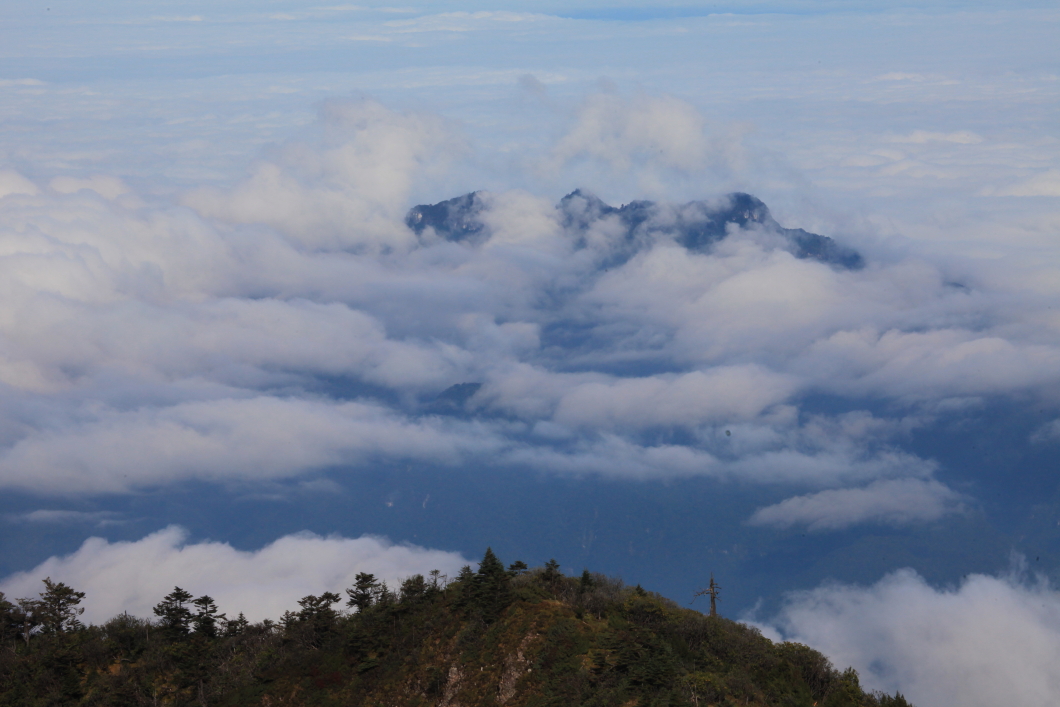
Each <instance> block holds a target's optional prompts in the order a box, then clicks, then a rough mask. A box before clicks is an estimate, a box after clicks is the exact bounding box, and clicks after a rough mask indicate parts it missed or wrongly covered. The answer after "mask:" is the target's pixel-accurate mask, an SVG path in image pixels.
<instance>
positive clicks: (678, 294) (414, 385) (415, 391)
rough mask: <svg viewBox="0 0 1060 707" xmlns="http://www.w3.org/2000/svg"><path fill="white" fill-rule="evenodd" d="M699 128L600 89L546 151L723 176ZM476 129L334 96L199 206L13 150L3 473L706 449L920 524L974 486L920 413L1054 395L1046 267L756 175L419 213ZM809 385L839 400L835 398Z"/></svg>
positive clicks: (821, 497)
mask: <svg viewBox="0 0 1060 707" xmlns="http://www.w3.org/2000/svg"><path fill="white" fill-rule="evenodd" d="M704 125H705V123H704V121H703V119H702V117H701V116H699V115H698V114H697V113H695V111H694V110H693V109H692V108H691V107H690V106H688V105H687V104H683V103H681V102H680V101H678V100H677V99H671V98H668V97H665V96H663V97H652V96H638V97H634V98H623V97H620V96H616V95H613V94H600V95H595V96H590V97H589V98H587V99H586V101H585V102H584V104H583V105H582V107H581V108H580V109H579V111H578V112H576V114H575V115H574V116H573V118H572V119H571V123H570V125H569V129H568V131H567V133H566V134H564V135H560V136H559V137H558V138H557V139H556V142H555V145H554V147H553V150H552V152H551V154H552V155H553V157H554V158H555V160H556V162H555V164H554V165H553V167H554V168H555V169H566V167H564V165H568V164H574V163H577V162H578V161H579V160H596V161H601V160H602V161H604V162H608V163H610V164H612V165H613V167H614V169H627V168H628V169H630V170H633V169H634V166H635V165H637V164H640V163H642V162H643V163H645V164H647V162H651V163H652V164H654V165H656V166H657V167H658V168H659V169H664V168H665V170H671V171H672V170H677V171H679V172H682V173H685V174H696V173H702V172H703V171H704V170H708V169H713V167H711V165H712V164H713V162H712V160H713V159H714V158H713V157H712V156H711V155H714V154H715V153H714V152H712V150H714V147H711V145H712V144H713V143H711V139H712V138H711V137H710V136H709V135H708V133H707V131H706V129H705V127H704ZM693 137H694V138H695V139H693ZM903 139H906V138H903ZM908 139H909V140H913V141H914V142H918V141H927V142H938V141H940V140H941V141H943V142H947V141H948V142H954V141H956V143H955V144H957V143H959V144H964V143H967V142H968V141H969V140H972V138H971V137H969V135H968V134H965V133H952V134H949V133H947V134H940V135H935V134H927V133H924V134H920V133H913V134H912V137H909V138H908ZM677 145H684V146H686V147H687V149H681V150H678V149H677V147H676V146H677ZM688 146H691V147H688ZM467 149H468V141H467V140H466V139H465V138H464V137H462V136H461V134H460V132H459V130H457V129H456V128H455V127H454V126H452V125H450V124H448V123H446V122H445V121H443V120H441V119H439V118H437V117H433V116H430V115H426V114H418V113H412V112H405V113H403V112H398V111H394V110H390V109H388V108H386V107H385V106H383V105H381V104H379V103H377V102H374V101H370V100H361V101H347V102H329V103H326V104H325V105H324V106H323V108H322V109H321V113H320V116H319V120H318V122H317V123H316V125H315V126H314V127H313V128H312V129H311V130H309V131H307V132H306V135H305V136H304V137H303V139H301V140H300V141H297V142H291V143H289V144H286V145H284V146H281V147H279V148H277V149H276V150H274V151H273V152H271V153H270V154H269V155H268V156H267V158H266V159H263V161H261V162H260V163H259V164H257V165H256V166H254V167H252V169H251V170H250V173H249V174H248V175H247V176H246V178H245V179H243V180H242V181H240V182H238V183H236V184H234V185H232V186H231V187H229V188H224V189H222V188H218V187H211V188H208V189H205V188H204V189H196V190H192V191H191V192H189V193H187V194H185V195H184V196H183V197H181V198H180V199H179V201H180V203H179V204H178V203H174V202H173V201H172V200H165V199H161V198H159V197H150V196H148V195H138V194H136V193H135V192H134V191H133V190H132V189H131V188H130V187H129V186H128V185H127V184H126V183H125V182H123V181H121V180H119V179H117V178H115V177H111V176H107V175H99V174H97V175H94V176H90V177H72V176H69V175H56V176H54V177H53V178H52V179H50V180H49V181H48V182H47V183H46V184H44V183H42V184H37V183H35V182H33V181H32V180H29V179H27V178H26V177H24V176H21V175H19V174H17V173H15V172H11V171H6V172H4V173H3V176H2V179H0V185H2V188H3V196H2V197H0V215H2V217H3V220H2V222H0V223H2V226H0V274H2V275H3V277H2V278H0V282H2V283H3V284H2V285H0V290H2V293H3V296H4V300H5V304H6V306H5V311H4V314H3V317H2V318H0V385H2V386H3V390H4V393H5V394H4V396H3V398H2V402H0V488H5V489H20V490H23V491H29V492H31V493H35V494H39V495H44V496H47V495H53V496H54V495H78V494H88V495H93V494H96V495H98V494H104V493H125V492H129V491H134V490H137V489H145V488H164V487H165V486H166V485H167V484H173V483H180V482H183V481H186V480H190V479H198V480H205V481H211V482H218V483H235V484H247V485H253V484H254V483H255V482H257V481H264V480H277V479H294V478H297V477H299V476H305V475H317V474H321V473H327V472H328V471H329V470H332V469H336V468H343V469H358V468H364V467H366V466H369V465H373V464H379V463H395V462H399V463H408V462H413V461H414V462H417V463H418V462H423V463H427V464H432V465H441V466H445V465H454V464H463V465H476V466H480V467H488V468H494V469H502V468H503V469H509V470H531V471H545V472H552V473H569V474H598V475H604V476H615V477H621V478H638V479H660V478H669V477H687V476H697V475H698V476H710V477H714V478H722V479H726V480H732V481H737V482H744V483H753V484H770V485H776V486H779V487H781V488H784V489H786V490H789V489H790V492H791V493H792V494H793V496H792V497H791V498H789V499H788V500H787V501H783V502H781V503H780V504H777V505H775V506H771V507H769V508H763V509H760V510H759V511H758V512H757V513H756V514H755V515H754V517H753V518H752V519H751V522H752V523H755V524H759V525H764V526H771V527H789V526H792V525H805V526H808V527H811V528H812V529H815V530H832V529H839V528H844V527H849V526H850V525H853V524H858V523H885V524H891V525H896V524H916V523H924V522H931V521H934V520H937V519H939V518H941V517H943V516H945V515H947V514H951V513H954V512H957V511H959V510H960V509H961V507H962V503H963V502H964V499H963V497H959V496H958V495H957V494H956V493H955V492H953V491H952V490H951V489H949V488H948V487H946V486H945V485H943V484H942V482H940V481H939V480H937V479H935V478H934V476H935V472H936V466H937V465H936V464H935V463H934V462H933V461H932V460H930V459H923V458H918V457H916V456H915V455H912V454H910V453H908V452H906V451H903V450H902V443H903V440H904V439H905V436H906V435H908V434H909V432H910V431H911V430H915V429H917V428H918V427H920V426H923V425H928V424H932V423H933V421H934V420H936V419H937V418H938V416H939V415H940V414H943V413H942V412H940V411H946V410H948V411H954V410H961V409H975V408H976V406H977V405H981V404H982V403H983V401H984V400H990V399H1002V398H1013V399H1016V398H1028V397H1029V398H1032V399H1036V400H1038V401H1040V403H1041V404H1045V405H1055V404H1056V402H1057V400H1058V395H1057V394H1058V392H1060V337H1058V336H1057V322H1056V321H1055V317H1051V315H1049V313H1048V312H1049V309H1048V308H1049V302H1050V300H1049V298H1048V297H1046V296H1043V294H1042V293H1041V291H1040V290H1038V291H1035V292H1030V291H1026V290H1018V289H1012V286H1011V284H1004V285H1003V286H1002V285H1001V284H998V283H999V282H1001V283H1008V282H1009V281H1007V280H1005V279H1004V278H1002V279H1001V280H998V278H996V277H983V276H982V274H981V273H980V272H978V271H977V270H975V269H974V268H969V267H966V265H965V264H962V263H961V262H960V261H957V260H953V259H950V260H947V259H945V258H930V257H926V256H918V255H914V254H910V253H907V252H901V251H899V250H891V251H888V250H886V249H881V248H879V247H878V246H875V247H874V248H873V249H871V255H870V256H869V257H866V256H863V255H862V254H861V253H860V252H858V248H859V243H858V242H857V241H856V239H849V238H846V239H844V238H843V237H842V234H832V235H836V236H837V237H838V238H837V239H830V238H826V237H822V236H819V235H815V234H812V233H809V232H807V231H804V230H801V229H797V228H790V227H789V228H785V227H784V226H794V225H797V224H784V225H782V224H779V223H778V222H777V221H776V220H775V219H774V217H773V216H772V215H771V213H770V212H769V209H768V207H767V206H766V205H765V204H763V203H762V202H760V201H758V200H757V199H754V198H753V197H752V196H749V195H744V194H734V195H724V194H723V195H704V196H705V198H704V199H701V200H698V201H693V202H687V203H684V204H672V203H667V202H665V201H660V202H645V201H639V202H633V203H630V204H627V205H624V206H622V207H621V208H618V207H614V206H611V205H608V204H607V203H605V202H604V201H603V200H601V199H599V198H597V197H595V196H593V195H592V194H590V193H589V192H586V191H578V192H574V193H572V194H570V195H568V196H567V197H565V198H563V199H558V198H556V197H554V196H553V197H546V196H541V195H536V194H531V193H528V192H525V191H518V190H512V191H501V192H477V193H475V194H473V195H469V196H465V197H459V198H455V199H453V200H451V201H448V202H442V203H439V204H436V205H433V206H428V207H424V208H425V209H426V210H425V211H420V212H413V213H414V214H419V216H417V218H418V219H419V220H416V219H412V220H409V221H406V212H407V209H408V207H409V206H410V205H411V204H412V202H413V201H414V195H415V194H417V193H420V192H422V191H423V190H424V189H425V188H426V186H425V185H428V184H434V183H435V182H437V181H438V180H441V179H444V177H445V175H446V174H448V173H449V172H450V170H452V169H454V167H453V164H454V160H457V159H460V156H461V155H463V154H465V153H466V151H467ZM645 161H647V162H645ZM642 166H643V165H642ZM636 169H637V170H640V169H641V167H637V168H636ZM645 169H646V168H645ZM653 169H654V168H653ZM659 174H663V172H659ZM409 218H411V216H410V217H409ZM866 253H869V251H866ZM1035 287H1038V285H1035ZM454 391H468V394H467V395H463V394H457V393H454ZM454 395H456V397H453V396H454ZM812 396H824V397H830V398H833V399H836V400H839V401H842V405H841V406H840V407H843V408H846V409H847V410H848V412H843V413H841V414H840V413H835V414H829V413H825V412H821V411H820V410H817V411H814V412H810V411H808V410H807V409H805V408H804V401H805V400H806V399H807V398H809V397H812ZM864 400H872V401H885V402H886V404H887V407H886V411H884V412H881V408H879V406H875V408H874V409H875V410H876V411H875V412H872V413H870V412H868V411H867V410H862V409H859V407H860V406H861V405H862V402H861V401H864ZM440 401H447V402H445V403H444V404H442V402H440ZM940 401H941V402H940ZM851 409H852V410H853V411H849V410H851Z"/></svg>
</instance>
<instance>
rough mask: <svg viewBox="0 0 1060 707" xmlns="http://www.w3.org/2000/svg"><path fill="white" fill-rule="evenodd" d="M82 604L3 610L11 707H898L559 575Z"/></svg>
mask: <svg viewBox="0 0 1060 707" xmlns="http://www.w3.org/2000/svg"><path fill="white" fill-rule="evenodd" d="M83 599H84V596H83V594H82V593H80V592H77V591H76V590H75V589H73V588H71V587H68V586H66V585H65V584H62V583H56V582H52V581H51V580H50V579H48V580H45V585H44V590H43V591H42V593H41V596H40V597H39V598H37V599H32V600H30V599H21V600H17V601H11V600H5V599H4V598H3V596H2V595H0V613H2V619H3V620H2V625H0V631H2V650H0V705H4V706H7V705H11V706H12V707H14V706H16V705H17V706H18V707H29V706H36V705H40V706H44V705H173V706H177V705H202V706H206V705H216V706H222V705H262V706H263V707H264V706H269V707H271V706H274V705H306V706H308V705H336V706H337V705H366V706H368V705H370V706H372V707H376V706H377V705H379V706H382V705H386V706H395V707H396V706H405V705H408V706H410V707H412V706H419V705H424V706H426V705H438V706H439V707H458V706H462V707H477V706H479V705H508V706H512V707H515V706H519V707H522V706H524V705H526V706H542V707H543V706H545V705H556V706H557V707H559V706H563V707H568V706H570V705H600V706H604V705H623V706H625V707H635V706H643V707H648V706H649V705H660V706H661V705H694V706H695V707H699V706H700V705H703V706H705V705H792V706H795V705H805V706H806V707H811V706H812V705H818V706H819V707H841V706H842V707H846V706H850V707H855V706H858V707H860V706H865V707H870V706H871V707H901V706H904V705H907V704H908V703H907V702H906V701H905V699H904V698H902V697H901V696H900V695H897V696H894V697H891V696H887V695H883V694H879V693H876V694H870V693H866V692H864V691H863V690H862V689H861V687H860V685H859V684H858V676H857V673H856V672H854V671H853V670H849V669H848V670H846V671H844V672H839V671H837V670H836V669H835V668H833V666H832V665H831V664H830V663H829V661H828V660H827V659H826V658H825V657H824V656H822V655H821V654H820V653H817V652H816V651H814V650H812V649H811V648H808V647H807V646H803V645H800V644H797V643H781V644H773V643H772V642H771V641H769V640H768V639H766V638H764V637H762V636H761V634H759V633H758V632H757V631H755V630H754V629H752V628H749V627H747V626H744V625H742V624H738V623H736V622H733V621H730V620H728V619H725V618H721V617H710V616H704V615H703V614H701V613H699V612H696V611H692V610H690V609H685V608H681V607H678V606H677V605H676V604H675V603H674V602H672V601H670V600H668V599H665V598H663V597H661V596H659V595H657V594H654V593H652V592H648V591H645V590H643V589H641V588H640V587H639V586H637V587H627V586H624V585H623V583H622V582H621V581H619V580H616V579H611V578H608V577H605V576H603V575H599V574H591V573H589V572H588V571H586V572H584V573H583V574H582V575H581V576H580V577H578V578H574V577H567V576H565V575H564V574H562V573H561V572H560V570H559V567H558V565H557V564H556V563H554V562H550V563H548V564H546V565H545V566H544V567H541V568H536V569H527V568H526V565H525V564H523V563H521V562H516V563H514V564H512V565H510V566H509V567H508V568H507V569H505V567H504V565H503V564H502V563H501V562H500V561H499V560H498V559H497V557H496V556H495V555H494V554H493V553H492V552H491V551H488V550H487V552H486V555H485V557H484V558H483V560H482V562H481V564H480V567H479V569H478V571H477V572H475V571H472V570H471V568H469V567H465V568H464V570H463V571H462V572H461V573H460V575H459V576H458V577H457V578H455V579H454V580H452V581H450V580H448V579H447V578H445V577H443V576H440V575H439V574H438V573H437V572H432V573H431V575H430V576H428V577H423V576H421V575H416V576H413V577H410V578H408V579H407V580H405V581H404V582H403V583H402V584H401V586H400V587H396V588H390V587H387V586H386V584H385V583H382V582H379V581H377V580H376V578H375V577H373V576H372V575H370V574H364V573H362V574H360V575H358V577H357V582H356V584H355V586H353V587H350V588H349V589H347V590H346V593H345V596H341V597H340V595H339V594H335V593H332V592H324V593H323V594H321V595H319V596H315V595H314V596H307V597H304V598H303V599H302V600H300V601H299V602H298V604H299V610H298V611H289V612H287V613H285V614H284V616H283V617H280V619H279V621H277V622H273V621H264V622H262V623H257V624H250V623H249V622H247V621H246V620H245V619H244V618H243V616H242V614H239V615H238V616H236V617H234V618H231V617H225V616H223V615H221V614H219V613H218V610H217V607H216V606H215V605H214V602H213V600H212V599H211V598H210V597H209V596H201V597H198V598H194V597H193V596H192V594H190V593H189V592H187V591H184V590H183V589H180V588H175V589H174V591H173V592H171V593H170V594H169V595H167V596H166V597H164V598H162V599H161V601H160V602H159V604H158V605H157V606H156V607H155V615H156V617H157V618H156V619H155V620H146V619H143V618H138V617H133V616H129V615H126V614H123V615H120V616H117V617H115V618H113V619H111V620H109V621H107V622H106V623H104V624H103V625H101V626H85V625H82V624H81V623H80V622H79V621H78V620H77V617H78V616H79V615H80V607H79V604H80V603H81V602H82V600H83Z"/></svg>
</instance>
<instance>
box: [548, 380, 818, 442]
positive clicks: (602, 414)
mask: <svg viewBox="0 0 1060 707" xmlns="http://www.w3.org/2000/svg"><path fill="white" fill-rule="evenodd" d="M796 389H797V382H796V380H795V379H793V378H791V377H789V376H784V375H779V374H777V373H774V372H773V371H770V370H768V369H764V368H762V367H760V366H754V365H748V366H717V367H714V368H710V369H707V370H706V371H693V372H691V373H686V374H683V375H676V376H674V375H670V376H652V377H649V378H618V379H611V380H608V381H606V382H604V381H599V382H587V383H582V384H581V385H576V386H573V387H572V388H571V389H569V390H568V391H566V392H565V393H564V394H563V397H562V398H561V399H560V401H559V404H558V406H557V409H556V413H555V415H554V419H555V421H556V422H559V423H561V424H566V425H575V426H585V427H591V428H595V429H613V428H620V429H621V428H627V429H629V428H632V429H637V428H645V427H672V426H679V427H695V426H698V425H701V424H704V423H712V422H713V423H717V422H734V421H737V420H747V419H754V418H756V417H758V416H759V415H760V414H761V413H762V412H763V410H765V409H766V408H767V407H770V406H772V405H776V404H779V403H782V402H784V401H785V400H787V399H788V397H789V396H790V395H791V394H792V393H793V392H794V391H795V390H796Z"/></svg>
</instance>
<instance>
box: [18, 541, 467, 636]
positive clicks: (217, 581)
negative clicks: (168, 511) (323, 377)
mask: <svg viewBox="0 0 1060 707" xmlns="http://www.w3.org/2000/svg"><path fill="white" fill-rule="evenodd" d="M465 564H468V560H465V559H464V558H463V557H462V556H461V555H459V554H457V553H453V552H444V551H441V550H430V549H427V548H422V547H417V546H415V545H395V544H393V543H390V542H389V541H387V540H386V539H385V538H376V537H371V536H364V537H360V538H342V537H335V536H331V537H320V536H318V535H313V534H311V533H301V534H296V535H288V536H285V537H282V538H280V539H278V540H276V541H274V542H272V543H270V544H269V545H266V546H265V547H263V548H261V549H260V550H252V551H242V550H236V549H235V548H233V547H232V546H231V545H229V544H228V543H222V542H211V541H203V542H198V543H188V542H187V532H186V531H184V530H183V529H181V528H179V527H176V526H170V527H168V528H166V529H164V530H160V531H158V532H156V533H152V534H151V535H148V536H147V537H145V538H142V539H140V540H136V541H133V542H113V543H112V542H108V541H107V540H104V539H103V538H95V537H94V538H89V539H88V540H85V542H84V543H83V544H82V545H81V547H80V548H79V549H78V550H77V551H76V552H74V553H72V554H70V555H67V556H64V557H52V558H49V559H48V560H46V561H45V562H43V563H41V564H40V565H38V566H37V567H34V568H33V569H31V570H27V571H25V572H19V573H17V574H14V575H11V576H9V577H5V578H4V579H3V580H2V581H0V591H2V592H3V593H4V594H5V595H7V596H8V597H36V596H37V594H38V593H39V592H40V591H41V587H42V586H43V585H42V584H41V580H42V579H44V578H45V577H51V578H52V579H53V580H55V581H57V582H65V583H67V584H68V585H70V586H72V587H75V588H76V589H78V591H83V592H85V595H86V596H85V599H84V602H83V606H84V607H85V614H84V620H85V621H87V622H92V623H97V624H98V623H102V622H103V621H106V620H107V619H109V618H111V617H113V616H116V615H118V614H119V613H121V612H123V611H128V612H129V613H130V614H133V615H136V616H142V617H147V618H153V613H152V611H151V609H152V607H153V606H154V605H155V604H157V603H158V602H159V601H161V599H162V597H164V596H165V595H166V594H168V593H169V592H170V591H172V590H173V587H174V586H179V587H182V588H183V589H186V590H187V591H189V592H191V593H192V594H194V595H195V596H201V595H203V594H209V595H210V596H211V597H213V598H214V599H215V600H216V602H217V605H218V607H220V609H221V611H222V612H225V613H227V614H228V616H229V617H235V616H236V614H238V613H239V612H240V611H242V612H243V613H244V614H245V615H246V617H247V618H248V619H250V620H251V621H261V620H263V619H273V620H276V619H278V618H279V617H280V615H282V614H283V612H284V611H288V610H295V609H296V608H297V602H298V600H299V599H301V598H302V597H304V596H306V595H308V594H317V595H319V594H321V593H322V592H326V591H331V592H337V593H340V594H341V593H342V591H343V590H344V589H346V588H347V587H351V586H353V582H354V578H355V576H356V575H357V573H359V572H370V573H372V574H374V575H376V577H378V578H380V579H382V580H385V581H386V582H387V583H388V584H390V586H391V587H396V586H397V585H398V584H399V583H400V582H401V580H403V579H405V578H406V577H409V576H411V575H413V574H423V575H426V574H427V573H428V572H430V571H431V570H434V569H437V570H439V571H440V572H441V573H442V574H445V575H448V576H449V577H455V576H456V573H457V572H458V571H459V569H460V567H462V566H463V565H465Z"/></svg>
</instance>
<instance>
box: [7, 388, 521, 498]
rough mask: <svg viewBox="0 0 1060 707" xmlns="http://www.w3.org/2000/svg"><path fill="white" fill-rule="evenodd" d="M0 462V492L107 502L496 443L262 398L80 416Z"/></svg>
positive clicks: (318, 404)
mask: <svg viewBox="0 0 1060 707" xmlns="http://www.w3.org/2000/svg"><path fill="white" fill-rule="evenodd" d="M84 413H86V417H88V420H87V421H85V422H83V423H82V424H79V425H76V426H71V427H68V428H59V429H41V430H38V431H35V432H34V433H31V434H29V435H27V436H25V437H24V438H23V439H21V440H19V441H18V442H16V443H15V444H13V445H12V446H10V447H9V448H8V449H6V450H5V451H4V452H3V454H2V455H0V486H2V487H5V488H20V489H25V490H29V491H34V492H37V493H42V494H78V493H90V494H91V493H95V494H99V493H114V492H123V491H128V490H130V489H135V488H143V487H150V486H158V485H164V484H168V483H174V482H179V481H183V480H188V479H202V480H210V481H221V482H224V481H229V480H232V481H253V480H265V479H282V478H291V477H294V476H299V475H302V474H305V473H306V472H308V471H311V470H315V469H321V468H327V467H332V466H337V465H349V464H358V463H361V462H363V461H365V460H368V459H373V458H379V457H384V458H392V459H420V460H423V461H429V462H434V463H442V464H451V463H455V462H457V461H459V460H461V459H462V458H464V456H465V455H469V454H479V453H485V452H489V451H493V450H496V449H498V447H500V446H502V445H503V442H502V441H501V440H500V439H498V438H497V437H495V436H494V435H493V434H491V433H490V432H489V431H488V430H485V429H482V428H481V427H480V426H478V425H477V424H476V423H456V422H447V421H445V420H440V419H431V418H428V419H424V420H418V421H417V420H409V419H406V418H404V417H403V416H401V415H399V414H396V413H394V412H393V411H391V410H389V409H387V408H384V407H382V406H379V405H374V404H365V403H360V402H346V403H336V402H326V401H317V400H307V399H298V398H293V399H283V398H275V397H269V396H261V397H254V398H246V399H220V400H210V401H202V402H187V403H179V404H176V405H171V406H168V407H164V408H161V409H158V408H154V409H152V408H140V409H136V410H131V411H119V410H113V409H105V410H95V411H84Z"/></svg>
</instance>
